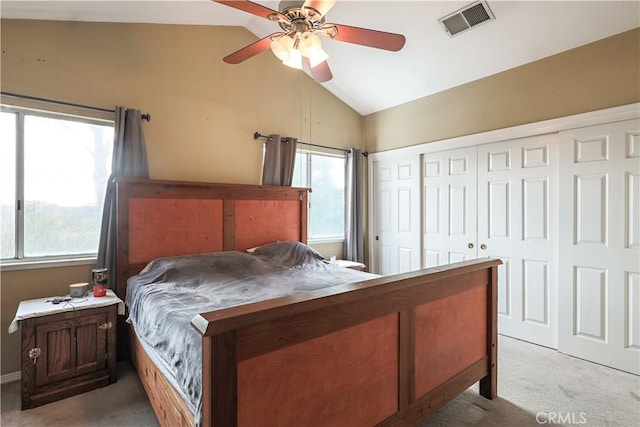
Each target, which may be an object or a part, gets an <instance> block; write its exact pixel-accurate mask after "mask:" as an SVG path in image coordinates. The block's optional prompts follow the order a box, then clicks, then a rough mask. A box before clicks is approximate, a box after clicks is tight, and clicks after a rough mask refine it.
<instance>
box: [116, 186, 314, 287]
mask: <svg viewBox="0 0 640 427" xmlns="http://www.w3.org/2000/svg"><path fill="white" fill-rule="evenodd" d="M307 192H308V189H306V188H292V187H275V186H257V185H236V184H210V183H199V182H183V181H160V180H151V179H137V178H118V179H116V194H117V195H116V197H117V218H118V220H117V224H118V227H117V245H116V246H117V259H116V293H117V294H118V296H119V297H120V298H123V299H124V297H125V294H126V286H127V279H128V278H129V277H130V276H132V275H134V274H137V273H139V272H140V270H142V269H143V268H144V266H145V265H147V263H149V262H150V261H151V260H153V259H155V258H158V257H166V256H176V255H186V254H192V253H200V252H217V251H234V250H236V251H243V250H246V249H248V248H251V247H254V246H258V245H263V244H265V243H270V242H273V241H276V240H297V241H299V242H303V243H307Z"/></svg>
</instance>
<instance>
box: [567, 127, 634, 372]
mask: <svg viewBox="0 0 640 427" xmlns="http://www.w3.org/2000/svg"><path fill="white" fill-rule="evenodd" d="M639 128H640V121H639V120H628V121H623V122H616V123H611V124H606V125H599V126H591V127H585V128H580V129H574V130H570V131H565V132H561V133H560V150H561V153H560V156H561V171H560V182H561V190H560V200H561V201H562V204H563V209H562V210H561V214H560V230H561V231H560V265H561V269H560V284H561V286H560V294H559V298H560V307H561V310H560V312H559V316H560V318H559V322H560V329H559V342H558V349H559V350H560V351H562V352H563V353H567V354H570V355H573V356H577V357H580V358H584V359H587V360H591V361H594V362H597V363H601V364H604V365H607V366H611V367H614V368H618V369H621V370H624V371H628V372H632V373H635V374H640V265H639V264H640V219H639V218H640V131H639Z"/></svg>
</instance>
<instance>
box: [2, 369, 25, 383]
mask: <svg viewBox="0 0 640 427" xmlns="http://www.w3.org/2000/svg"><path fill="white" fill-rule="evenodd" d="M14 381H20V371H16V372H11V373H10V374H4V375H0V384H6V383H11V382H14Z"/></svg>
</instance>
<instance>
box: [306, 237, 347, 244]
mask: <svg viewBox="0 0 640 427" xmlns="http://www.w3.org/2000/svg"><path fill="white" fill-rule="evenodd" d="M307 243H308V244H309V245H324V244H326V243H344V236H342V237H339V236H336V237H318V238H308V239H307Z"/></svg>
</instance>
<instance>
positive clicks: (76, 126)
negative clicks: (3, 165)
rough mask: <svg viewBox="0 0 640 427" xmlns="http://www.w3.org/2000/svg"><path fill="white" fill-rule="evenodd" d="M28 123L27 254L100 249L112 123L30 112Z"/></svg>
mask: <svg viewBox="0 0 640 427" xmlns="http://www.w3.org/2000/svg"><path fill="white" fill-rule="evenodd" d="M24 128H25V129H24V156H25V161H24V163H25V170H24V193H25V203H24V205H25V206H24V233H25V237H24V240H25V241H24V255H25V257H36V256H48V255H71V254H91V253H96V252H97V249H98V240H99V238H100V223H101V219H102V206H103V203H104V193H105V188H106V182H107V179H108V178H109V175H110V173H111V155H112V148H113V128H112V127H110V126H101V125H95V124H88V123H82V122H76V121H72V120H62V119H54V118H46V117H38V116H31V115H27V116H25V124H24Z"/></svg>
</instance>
